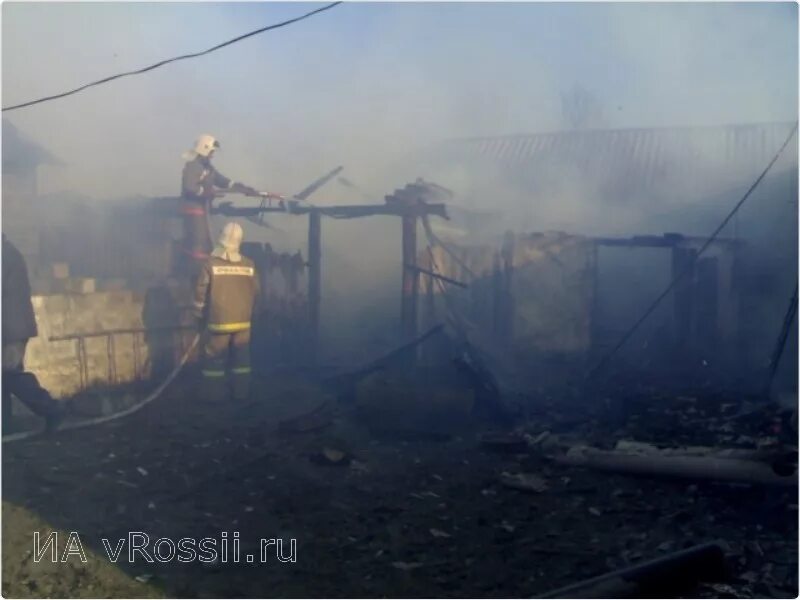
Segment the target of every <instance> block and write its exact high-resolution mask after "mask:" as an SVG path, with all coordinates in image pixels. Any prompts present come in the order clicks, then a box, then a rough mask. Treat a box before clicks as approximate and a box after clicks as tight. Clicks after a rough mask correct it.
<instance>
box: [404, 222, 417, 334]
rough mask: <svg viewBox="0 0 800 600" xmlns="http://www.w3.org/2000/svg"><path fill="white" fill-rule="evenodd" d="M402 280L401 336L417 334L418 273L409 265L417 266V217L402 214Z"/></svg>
mask: <svg viewBox="0 0 800 600" xmlns="http://www.w3.org/2000/svg"><path fill="white" fill-rule="evenodd" d="M403 264H404V265H405V266H406V268H405V269H403V277H402V279H403V281H402V290H401V299H400V301H401V304H400V321H401V329H402V334H403V336H405V337H407V338H413V337H416V335H417V296H418V293H419V273H418V272H417V271H416V270H414V269H411V268H409V267H416V266H417V217H416V216H415V215H404V216H403Z"/></svg>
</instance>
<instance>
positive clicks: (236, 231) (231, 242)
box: [218, 221, 244, 252]
mask: <svg viewBox="0 0 800 600" xmlns="http://www.w3.org/2000/svg"><path fill="white" fill-rule="evenodd" d="M243 238H244V231H242V226H241V225H239V224H238V223H235V222H234V221H230V222H229V223H225V227H223V228H222V233H221V234H220V236H219V240H218V242H219V245H220V246H222V247H223V248H225V250H227V251H229V252H238V251H239V246H241V245H242V239H243Z"/></svg>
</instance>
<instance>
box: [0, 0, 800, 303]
mask: <svg viewBox="0 0 800 600" xmlns="http://www.w3.org/2000/svg"><path fill="white" fill-rule="evenodd" d="M316 6H317V5H306V4H281V3H265V4H255V3H246V4H235V3H224V4H214V3H171V4H157V3H156V4H139V3H107V4H106V3H102V4H101V3H52V4H49V3H48V4H39V3H4V4H3V7H2V28H3V31H2V33H3V36H2V37H3V40H2V50H3V74H2V77H3V88H2V89H3V105H4V106H8V105H11V104H15V103H17V102H22V101H26V100H29V99H32V98H36V97H40V96H44V95H48V94H51V93H54V92H59V91H62V90H65V89H70V88H72V87H76V86H77V85H80V84H82V83H85V82H87V81H90V80H94V79H98V78H101V77H104V76H107V75H110V74H113V73H117V72H120V71H124V70H129V69H133V68H139V67H142V66H145V65H148V64H151V63H153V62H156V61H158V60H161V59H163V58H166V57H170V56H174V55H178V54H183V53H186V52H194V51H198V50H202V49H205V48H207V47H209V46H212V45H214V44H216V43H218V42H221V41H223V40H225V39H228V38H231V37H234V36H236V35H238V34H240V33H242V32H244V31H248V30H251V29H253V28H255V27H256V26H261V25H265V24H268V23H272V22H277V21H280V20H283V19H286V18H290V17H293V16H296V15H298V14H301V13H303V12H305V11H307V10H310V9H311V8H313V7H316ZM797 67H798V65H797V6H796V4H788V3H787V4H684V3H675V4H629V3H625V4H572V3H565V4H550V3H543V4H501V3H487V4H477V3H475V4H473V3H470V4H455V3H446V4H437V3H424V4H409V3H398V4H393V3H381V4H369V3H352V4H344V5H341V6H339V7H336V8H335V9H333V10H331V11H329V12H326V13H323V14H321V15H318V16H316V17H314V18H312V19H310V20H307V21H303V22H301V23H298V24H296V25H293V26H290V27H288V28H285V29H281V30H278V31H274V32H269V33H267V34H265V35H263V36H258V37H256V38H253V39H249V40H247V41H245V42H242V43H240V44H236V45H234V46H231V47H229V48H225V49H223V50H221V51H219V52H217V53H214V54H211V55H208V56H205V57H202V58H199V59H196V60H190V61H184V62H179V63H176V64H171V65H168V66H166V67H164V68H163V69H159V70H156V71H153V72H151V73H147V74H145V75H142V76H137V77H131V78H126V79H122V80H120V81H115V82H113V83H110V84H108V85H105V86H102V87H97V88H92V89H90V90H87V91H86V92H84V93H81V94H78V95H75V96H72V97H70V98H66V99H64V100H59V101H55V102H51V103H46V104H42V105H39V106H35V107H31V108H28V109H24V110H20V111H16V112H11V113H5V114H4V116H6V117H7V118H10V119H11V120H12V121H13V122H14V123H15V124H16V125H17V127H19V129H20V130H21V131H23V132H24V133H26V134H27V135H29V136H30V137H31V138H33V139H34V140H36V141H37V142H39V143H41V144H42V145H44V146H45V147H47V148H48V149H49V150H50V151H51V152H52V153H53V154H55V155H56V156H57V157H59V158H60V159H61V160H62V161H63V162H64V163H65V165H64V166H59V167H47V168H44V169H42V172H41V176H40V191H41V193H43V194H57V193H62V192H71V193H77V194H80V195H85V196H90V197H92V198H95V199H96V200H97V202H105V201H109V200H111V199H114V198H123V197H131V196H145V197H146V196H170V195H175V194H176V193H177V192H178V189H179V175H180V170H181V167H182V161H181V158H180V155H181V152H182V151H184V150H186V149H187V148H189V147H190V145H191V144H192V141H193V139H194V138H195V137H196V136H197V135H198V134H200V133H204V132H209V133H213V134H215V135H216V136H217V137H218V138H219V139H220V140H221V142H222V150H221V151H220V153H219V154H218V156H217V158H216V164H217V166H218V168H219V169H220V170H221V171H222V172H223V173H225V174H227V175H228V176H229V177H232V178H233V179H235V180H241V181H244V182H245V183H248V184H250V185H253V186H255V187H259V188H262V189H269V190H272V191H278V192H283V193H293V192H296V191H298V190H300V189H302V188H303V187H304V186H305V185H306V184H307V183H308V182H310V181H311V180H313V179H315V178H316V177H318V176H320V175H321V174H323V173H325V172H326V171H328V170H330V169H332V168H333V167H335V166H337V165H344V166H345V171H344V173H343V175H345V176H346V177H347V178H348V179H350V180H351V181H353V182H355V183H356V184H357V185H358V186H359V187H360V188H361V189H362V190H367V196H368V197H369V196H374V197H373V198H372V201H373V202H382V200H383V194H385V193H389V192H390V191H391V190H392V189H394V188H396V187H400V186H402V185H403V184H405V183H407V182H408V181H409V180H411V179H413V178H415V177H416V176H418V175H423V176H425V177H427V178H430V179H433V180H435V181H437V182H438V183H440V184H442V185H444V186H446V187H449V188H451V189H453V190H455V191H456V192H457V200H456V202H457V203H461V204H462V205H466V206H470V207H472V208H474V209H478V210H493V209H499V210H502V211H503V213H504V214H505V217H506V223H507V224H510V225H511V226H513V227H515V228H518V229H527V230H536V229H548V228H550V229H563V230H567V231H576V232H587V233H622V232H625V231H630V230H631V228H635V227H637V226H639V227H641V226H642V225H643V224H644V223H646V222H647V219H648V218H652V214H650V213H651V212H652V211H650V212H648V213H647V214H646V215H645V214H644V213H643V209H642V207H639V206H629V207H627V208H626V209H625V210H624V211H610V210H607V209H606V208H604V207H602V206H598V205H597V204H596V203H593V202H592V198H593V197H594V196H595V195H596V189H595V188H594V186H595V185H596V183H597V182H596V180H593V181H586V180H584V179H582V177H581V173H580V172H579V171H578V172H575V171H574V170H571V168H570V167H563V168H562V167H561V166H559V165H558V164H555V165H553V168H552V169H551V170H550V173H549V176H550V177H551V178H553V179H554V180H557V181H559V182H560V185H559V186H558V188H557V189H558V193H557V194H554V195H551V197H549V198H548V199H547V201H546V202H539V203H537V204H536V205H532V204H531V195H530V193H529V191H528V189H527V187H526V185H527V183H526V182H525V181H508V180H507V179H504V176H503V173H502V171H498V169H497V168H496V167H495V166H494V165H493V164H491V162H490V161H478V162H474V161H473V162H471V163H459V162H457V161H456V162H452V163H448V162H447V160H445V159H442V158H441V157H439V159H438V160H439V162H438V163H437V162H436V160H434V159H433V158H431V159H430V160H428V158H427V157H430V156H432V155H431V154H429V152H431V151H430V148H431V147H433V146H435V145H436V144H437V143H439V142H441V141H442V140H447V139H453V138H465V137H471V136H494V135H502V134H517V133H536V132H544V131H559V130H572V129H585V128H590V129H591V128H636V127H645V128H647V127H683V126H710V125H719V124H729V123H762V122H776V121H780V122H791V121H793V120H794V119H795V118H796V113H797V88H798V81H797V72H798V68H797ZM434 154H435V153H434ZM795 156H796V155H795ZM421 157H422V158H425V160H420V158H421ZM701 158H703V159H706V158H707V159H709V160H712V161H718V160H720V158H721V157H718V156H711V157H708V156H703V157H701ZM312 200H314V201H317V202H320V203H323V204H330V203H361V202H364V201H365V197H364V195H363V194H362V193H360V192H356V191H355V190H354V188H352V187H346V186H344V185H340V184H338V183H336V182H333V183H331V184H329V185H328V186H327V187H326V188H324V189H323V190H322V191H321V192H319V193H318V194H317V195H316V196H314V197H312ZM648 211H649V209H648ZM275 224H276V226H278V227H280V228H281V229H282V230H283V231H275V230H273V231H271V232H265V233H261V232H260V231H259V233H258V234H256V231H257V230H254V229H252V228H249V229H248V234H249V235H250V236H251V238H252V236H254V235H261V236H263V237H262V239H263V240H266V239H269V240H270V241H271V242H272V243H273V246H275V247H278V248H281V247H285V248H286V249H287V250H294V249H297V248H304V245H305V224H304V223H299V222H294V221H292V220H291V219H290V218H282V219H276V220H275ZM651 225H652V223H651ZM673 225H675V224H673ZM677 225H684V226H689V222H688V221H687V222H686V223H678V224H677ZM653 228H654V230H656V231H658V229H659V228H658V225H655V226H654V227H653ZM324 238H325V239H324V243H325V248H326V260H327V261H328V262H327V263H326V271H325V274H326V286H327V296H328V298H330V299H331V300H332V301H333V300H334V299H335V298H342V299H343V301H342V304H341V305H338V306H339V308H336V309H331V308H330V307H331V306H332V305H334V304H335V303H334V302H331V303H329V304H327V305H326V306H327V307H329V308H328V310H342V311H350V312H354V313H359V314H366V313H368V312H369V310H371V309H368V307H369V306H370V305H372V303H373V301H374V299H375V294H374V293H371V292H370V290H373V291H377V290H390V291H391V293H390V292H389V291H386V292H385V294H384V295H386V296H392V295H393V294H395V292H397V291H398V290H397V289H395V287H399V265H398V264H397V263H398V260H399V259H398V253H399V224H398V223H395V222H394V221H391V220H387V219H373V220H369V221H362V222H352V223H336V224H328V223H326V227H325V231H324ZM395 284H396V286H395ZM393 286H395V287H393ZM345 298H347V300H346V301H345V300H344V299H345Z"/></svg>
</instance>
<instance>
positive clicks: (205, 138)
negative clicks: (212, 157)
mask: <svg viewBox="0 0 800 600" xmlns="http://www.w3.org/2000/svg"><path fill="white" fill-rule="evenodd" d="M219 147H220V146H219V142H218V141H217V138H215V137H214V136H213V135H209V134H207V133H204V134H203V135H201V136H200V137H199V138H197V141H196V142H195V143H194V148H192V149H191V150H189V151H188V152H184V153H183V158H184V159H186V160H194V158H195V157H196V156H198V155H199V156H208V155H209V154H211V152H213V151H214V150H216V149H217V148H219Z"/></svg>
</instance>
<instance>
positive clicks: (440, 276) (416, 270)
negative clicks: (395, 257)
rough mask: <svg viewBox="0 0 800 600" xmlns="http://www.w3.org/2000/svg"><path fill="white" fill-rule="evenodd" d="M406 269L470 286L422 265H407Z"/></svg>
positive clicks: (446, 281)
mask: <svg viewBox="0 0 800 600" xmlns="http://www.w3.org/2000/svg"><path fill="white" fill-rule="evenodd" d="M405 267H406V269H408V270H410V271H414V272H416V273H421V274H422V275H427V276H428V277H433V278H434V279H438V280H440V281H444V282H445V283H450V284H453V285H455V286H458V287H460V288H464V289H466V288H468V287H469V284H467V283H464V282H463V281H458V280H456V279H450V278H449V277H445V276H444V275H439V274H438V273H434V272H433V271H429V270H428V269H423V268H422V267H418V266H417V265H409V264H406V265H405Z"/></svg>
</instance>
